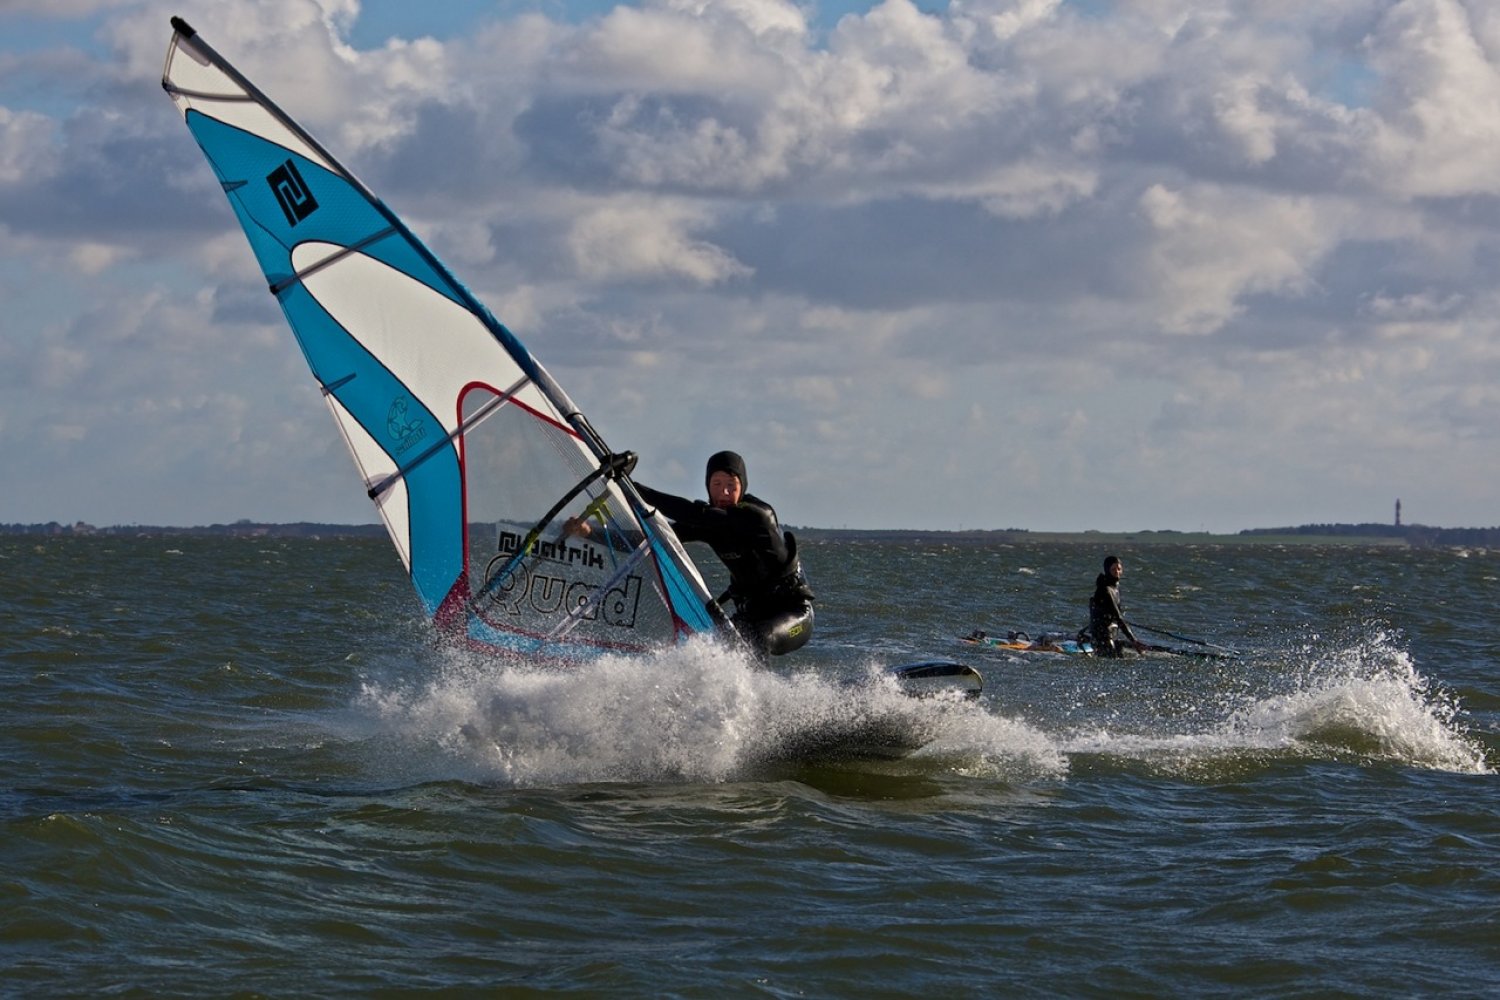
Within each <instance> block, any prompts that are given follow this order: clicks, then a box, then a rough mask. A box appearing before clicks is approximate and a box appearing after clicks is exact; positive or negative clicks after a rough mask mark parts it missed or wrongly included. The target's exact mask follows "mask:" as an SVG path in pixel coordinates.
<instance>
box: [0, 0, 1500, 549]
mask: <svg viewBox="0 0 1500 1000" xmlns="http://www.w3.org/2000/svg"><path fill="white" fill-rule="evenodd" d="M434 8H435V9H436V13H433V12H432V9H434ZM171 14H180V15H182V16H183V17H185V18H186V19H187V20H188V21H189V22H191V23H192V24H193V26H194V27H196V28H197V29H198V30H199V32H200V33H201V34H202V35H203V37H204V38H205V39H206V40H207V41H208V42H209V43H210V44H212V45H213V46H214V47H215V48H217V49H218V50H219V51H220V52H222V53H223V54H224V55H225V56H227V57H228V58H229V59H230V60H231V61H233V62H234V63H235V64H236V65H237V66H238V67H239V68H240V69H241V70H242V71H243V72H245V73H246V74H247V75H248V76H250V77H251V79H253V80H255V81H256V82H257V83H258V84H259V85H260V86H261V87H262V89H264V90H265V91H266V92H267V93H269V94H270V95H271V97H272V98H273V99H275V100H277V101H278V102H279V103H280V104H281V105H282V106H283V107H284V108H285V109H286V110H287V111H288V112H289V113H290V114H292V115H293V116H294V117H296V118H297V119H298V120H300V121H301V122H302V123H303V124H304V125H305V126H307V128H308V129H309V130H310V131H311V132H312V133H313V134H314V135H315V136H317V137H318V138H319V139H320V140H321V141H322V142H323V144H324V145H325V146H327V147H328V148H329V149H330V150H331V151H333V153H334V154H335V155H337V156H338V157H340V159H342V160H343V161H344V163H345V164H347V165H348V166H349V167H350V168H351V169H352V170H353V171H354V172H355V173H356V174H357V175H358V176H359V177H360V178H361V179H362V180H364V181H365V183H366V184H368V185H369V186H370V187H372V188H373V189H374V190H375V191H376V192H377V193H379V194H380V195H381V196H382V197H383V198H384V200H385V201H386V202H387V203H388V204H389V205H390V206H391V207H392V208H394V209H395V210H396V211H397V212H398V213H400V214H401V215H402V216H403V217H404V218H405V219H406V220H407V222H408V223H409V224H410V225H411V226H412V227H413V228H414V229H415V230H416V231H417V232H418V233H419V234H421V235H422V236H423V237H424V239H426V240H427V241H428V242H429V243H430V244H431V245H432V247H433V248H434V249H435V250H436V252H437V253H438V255H439V256H440V257H442V258H443V259H444V261H445V262H446V263H448V265H449V266H450V267H451V268H452V269H453V270H454V271H455V272H456V273H457V274H458V275H459V276H460V277H461V278H463V279H464V280H465V282H466V283H467V284H468V285H469V286H470V287H471V288H472V289H473V290H474V291H475V292H476V293H477V294H478V295H479V296H480V298H482V299H483V300H484V301H485V302H486V303H487V304H488V305H489V306H490V307H491V308H492V309H493V311H494V312H495V313H496V315H497V316H499V317H500V318H501V319H502V320H503V321H504V322H505V323H506V324H507V325H508V326H509V327H511V329H512V330H514V331H515V332H516V333H517V335H518V336H520V337H521V339H522V340H523V341H524V342H526V344H527V345H528V346H529V347H530V348H531V349H532V351H533V352H534V353H535V354H536V355H537V357H538V358H539V359H540V360H541V361H542V362H543V364H545V365H546V366H547V367H548V368H549V369H550V370H551V371H552V373H553V374H554V375H555V376H556V377H557V379H558V381H560V382H561V383H562V385H563V386H564V387H565V388H566V389H567V390H568V392H569V394H570V395H572V397H573V398H574V399H575V401H577V402H578V403H579V405H580V406H581V407H582V408H583V410H584V411H585V412H586V413H588V414H589V416H590V418H591V419H592V421H593V423H594V425H595V426H596V427H597V428H598V429H599V430H600V432H601V433H602V434H603V436H604V438H605V440H606V441H607V442H608V443H609V444H610V445H611V446H612V447H614V448H616V449H624V448H630V449H633V450H635V451H637V452H639V453H640V454H641V456H642V458H641V463H640V466H639V468H638V470H637V476H638V478H639V479H641V481H643V482H646V483H650V484H651V485H653V486H656V487H658V488H662V489H668V490H675V491H678V492H684V493H689V494H693V493H695V492H696V491H698V490H699V489H701V485H702V472H701V470H702V461H703V459H704V457H705V456H706V455H707V454H708V453H709V452H711V451H714V450H717V449H719V448H726V447H727V448H734V449H736V450H738V451H740V452H741V453H743V454H744V455H745V457H746V460H747V462H748V463H749V468H750V480H751V483H750V485H751V489H752V490H753V491H754V492H756V493H758V494H759V495H761V496H763V497H765V498H766V499H768V500H770V501H771V502H772V503H773V504H775V505H776V507H777V509H778V510H779V511H780V513H781V515H782V518H783V520H785V521H786V522H788V523H790V524H794V525H816V526H827V527H841V526H848V527H911V528H960V527H968V528H975V527H978V528H1006V527H1017V528H1029V529H1032V530H1037V531H1045V530H1057V531H1076V530H1085V529H1099V530H1105V531H1129V530H1140V529H1180V530H1209V531H1216V532H1230V531H1238V530H1240V529H1242V528H1249V527H1269V526H1278V525H1287V524H1302V523H1308V522H1321V521H1389V520H1390V519H1391V517H1392V508H1393V505H1394V503H1395V501H1396V499H1397V498H1400V500H1401V501H1402V505H1403V520H1405V521H1406V522H1408V523H1411V522H1419V523H1424V524H1431V525H1441V526H1450V527H1460V526H1490V525H1496V524H1500V468H1497V464H1500V463H1497V460H1500V419H1497V416H1500V265H1497V260H1500V3H1496V2H1494V0H1323V2H1315V3H1309V2H1307V0H949V2H941V0H924V2H921V3H914V2H912V0H887V2H884V3H879V4H856V3H849V2H838V3H835V2H826V0H822V2H814V0H648V2H642V3H635V4H615V3H608V2H602V0H593V2H584V0H578V2H571V0H531V2H513V0H484V2H481V0H452V2H444V3H441V4H412V3H407V2H405V0H257V2H256V3H253V4H252V3H239V2H235V3H231V2H225V0H176V2H170V3H160V2H156V0H4V2H3V3H0V299H3V320H0V322H3V327H0V331H3V332H0V447H3V455H4V463H5V468H6V469H7V474H6V476H5V478H4V481H5V484H6V489H5V490H4V491H3V494H0V522H31V521H47V520H54V519H55V520H60V521H74V520H85V521H89V522H91V523H95V524H131V523H143V524H146V523H150V524H207V523H212V522H220V521H232V520H236V519H239V518H252V519H256V520H272V521H294V520H316V521H335V522H370V521H374V520H375V515H374V510H373V508H372V507H371V505H370V504H369V501H368V500H366V499H365V496H364V492H363V487H362V484H361V483H360V481H359V479H358V476H357V475H356V474H355V472H354V467H353V465H352V463H351V462H350V461H349V459H348V457H347V455H346V454H345V453H344V450H343V444H342V442H341V441H340V439H339V437H338V435H337V433H336V431H335V428H334V426H333V423H332V421H331V420H330V419H329V417H328V415H327V412H326V410H325V409H324V407H323V404H322V402H321V400H320V398H319V396H318V393H317V391H316V388H315V385H314V382H313V380H312V378H311V376H310V374H308V372H307V370H306V368H305V366H304V364H303V362H302V359H301V356H300V354H299V353H298V351H297V348H296V346H295V343H294V341H293V339H292V336H291V334H290V331H289V330H288V329H287V328H286V326H285V324H284V322H283V320H282V318H281V314H280V310H279V309H278V308H277V307H276V305H275V302H274V300H273V299H272V298H271V296H270V295H269V294H268V293H267V291H266V288H265V282H264V280H263V279H262V277H261V275H260V273H259V271H258V269H257V268H256V266H255V263H254V261H253V259H252V257H251V255H250V252H249V249H248V246H247V245H246V243H245V240H244V237H243V235H242V234H241V232H240V230H239V227H238V226H237V224H236V223H235V222H234V219H233V216H232V215H231V213H230V211H229V208H228V205H227V203H226V202H225V200H224V197H223V195H222V193H221V192H219V190H218V189H217V187H216V185H215V183H214V180H213V175H212V173H211V171H210V169H209V167H208V165H207V163H206V161H205V160H204V159H203V157H202V155H201V154H200V153H199V151H198V149H197V147H196V145H195V144H194V143H193V141H192V139H191V137H190V136H189V134H188V132H187V129H186V128H185V127H184V126H183V124H182V120H181V118H180V116H179V115H178V113H177V112H176V110H175V109H174V107H173V105H172V104H171V102H170V101H169V100H168V99H167V97H166V96H165V95H164V94H163V93H162V90H161V87H160V77H161V68H162V60H163V57H164V54H165V51H166V46H167V42H168V39H169V37H170V33H171V32H170V28H169V27H168V24H167V21H168V17H169V16H170V15H171Z"/></svg>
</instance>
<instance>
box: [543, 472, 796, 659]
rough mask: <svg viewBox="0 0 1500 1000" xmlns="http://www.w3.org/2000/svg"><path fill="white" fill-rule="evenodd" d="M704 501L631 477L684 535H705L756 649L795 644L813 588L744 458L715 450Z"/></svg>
mask: <svg viewBox="0 0 1500 1000" xmlns="http://www.w3.org/2000/svg"><path fill="white" fill-rule="evenodd" d="M704 479H705V485H706V486H707V488H708V502H707V503H705V502H704V501H702V500H688V499H685V498H683V497H679V496H673V495H672V494H670V493H662V492H661V491H660V490H654V489H652V488H651V487H649V486H643V485H641V484H640V483H636V484H635V488H636V490H637V491H639V493H640V495H641V498H642V499H643V500H645V501H646V502H647V503H649V504H651V505H652V506H654V507H656V508H657V509H658V510H660V511H661V512H662V513H663V514H665V515H666V516H667V518H668V519H669V520H670V521H671V522H672V529H673V530H674V531H675V532H677V537H679V538H681V539H682V540H683V541H685V542H706V543H707V544H708V546H709V547H710V548H712V549H713V550H714V554H715V555H717V556H718V557H719V558H720V559H721V560H723V562H724V565H725V567H727V568H728V570H729V589H728V591H727V592H726V593H725V594H724V595H723V596H722V597H720V600H721V601H722V600H724V599H725V598H728V599H730V600H733V601H734V606H735V612H734V616H733V618H732V619H731V621H732V622H733V623H734V627H735V629H736V630H737V631H738V632H739V634H740V635H741V636H743V637H744V639H745V640H746V641H747V642H748V643H749V644H750V646H751V648H752V649H754V650H755V652H756V654H757V655H758V656H762V657H765V656H780V655H782V654H783V653H790V652H792V651H793V650H796V649H800V648H801V647H802V646H803V645H805V644H806V643H807V640H808V639H809V638H810V637H811V636H812V627H813V607H812V602H813V592H812V588H810V587H809V586H808V585H807V578H806V577H805V576H804V575H803V573H802V566H801V563H800V562H799V560H798V559H797V541H796V539H795V538H793V537H792V533H791V532H789V531H782V529H781V523H780V522H779V521H778V520H777V518H776V511H775V510H774V509H773V508H772V507H771V505H770V504H768V503H766V502H765V501H764V500H762V499H760V498H759V497H756V496H753V495H751V494H750V493H749V492H748V483H749V477H748V476H747V475H746V473H745V460H744V459H743V458H741V457H740V456H739V455H737V454H735V453H734V452H732V451H721V452H717V453H715V454H714V455H713V456H712V457H710V458H709V460H708V468H707V470H706V471H705V473H704ZM565 530H566V531H567V532H568V533H569V534H583V535H588V534H589V533H590V529H589V526H588V523H587V522H585V521H579V520H576V519H573V520H569V521H568V522H567V525H566V527H565Z"/></svg>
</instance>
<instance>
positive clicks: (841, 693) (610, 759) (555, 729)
mask: <svg viewBox="0 0 1500 1000" xmlns="http://www.w3.org/2000/svg"><path fill="white" fill-rule="evenodd" d="M361 702H362V704H363V705H364V706H365V707H366V708H367V709H369V710H372V711H373V712H374V713H376V714H377V716H378V717H379V718H380V719H381V720H382V721H383V723H384V724H385V725H386V726H387V727H389V728H391V729H393V730H395V731H396V733H397V734H398V735H399V736H400V737H401V738H402V739H403V741H404V742H406V743H407V744H418V745H421V744H425V745H427V746H430V747H436V748H440V749H441V751H442V752H443V753H444V754H445V755H446V756H447V757H448V758H449V759H450V760H453V761H457V762H461V766H462V769H463V770H464V771H465V774H464V775H463V776H464V777H467V778H476V779H479V780H490V781H500V782H504V783H506V784H510V785H517V786H535V785H542V784H559V783H579V782H597V781H661V780H672V781H695V782H722V781H728V780H734V779H738V778H741V777H746V776H749V775H751V774H752V773H754V772H755V771H756V770H757V769H758V768H760V767H762V766H764V765H766V764H768V763H774V762H781V763H785V762H787V761H795V760H797V759H798V756H799V754H800V752H801V750H800V748H802V747H804V746H808V745H816V744H820V743H823V742H825V741H827V740H828V739H830V738H834V737H838V736H840V735H841V734H858V733H861V732H864V731H868V730H869V729H872V728H875V729H881V730H890V729H895V730H897V731H899V732H902V733H914V734H918V735H920V736H921V737H923V738H925V739H929V740H931V742H930V743H929V744H928V745H927V746H925V747H923V748H922V749H921V750H919V751H917V752H916V754H914V755H913V756H911V757H909V758H907V760H908V761H918V762H919V761H921V760H923V759H929V760H930V759H937V760H941V761H943V762H945V763H947V764H951V763H952V762H953V758H955V757H961V758H963V759H964V763H965V765H966V766H967V767H971V768H972V767H981V768H983V769H985V770H988V771H991V772H995V771H999V772H1002V773H1005V774H1008V775H1011V776H1014V777H1031V776H1035V775H1046V774H1057V773H1060V772H1062V771H1063V770H1065V768H1066V762H1065V759H1064V758H1063V757H1062V755H1061V753H1060V752H1059V751H1058V749H1057V748H1056V746H1055V745H1054V744H1052V743H1051V741H1050V740H1048V738H1047V737H1045V736H1044V735H1042V734H1041V733H1040V732H1038V731H1037V730H1035V729H1033V728H1031V727H1029V726H1027V725H1025V724H1024V723H1020V722H1016V721H1013V720H1008V719H1003V718H999V717H996V716H995V715H993V714H990V712H988V711H986V709H985V708H984V707H982V706H981V705H980V704H978V703H974V702H965V701H962V700H959V699H957V698H956V697H954V698H949V697H932V698H913V697H910V696H909V695H906V694H903V693H902V692H901V690H900V689H899V687H898V686H897V685H896V683H895V682H894V681H893V680H892V679H891V678H890V677H889V676H888V675H886V674H883V673H882V672H881V671H880V670H879V669H878V668H877V667H874V666H870V667H868V668H866V669H864V670H863V671H862V672H856V674H855V675H854V676H852V677H851V676H842V677H835V676H829V675H828V674H826V673H821V672H820V673H813V672H800V673H784V672H780V671H778V670H775V669H764V668H760V667H757V666H755V665H753V664H751V663H750V662H748V661H747V660H746V659H744V658H743V657H742V656H740V655H738V654H737V653H735V652H733V651H731V650H728V649H726V648H724V647H722V646H721V645H718V644H715V643H712V642H708V641H700V642H691V643H687V644H685V645H682V646H679V647H674V648H671V649H668V650H664V651H663V652H661V653H660V654H658V655H656V656H653V657H648V658H645V659H636V658H630V659H626V658H615V657H604V658H602V659H600V660H597V661H595V662H591V663H587V664H582V665H579V666H575V667H568V668H541V667H528V666H524V665H514V664H503V663H497V662H496V661H494V660H490V659H485V658H478V657H470V656H452V657H449V658H447V659H445V660H444V661H443V662H442V664H441V665H440V666H439V668H438V669H436V670H435V671H433V672H430V673H429V675H428V677H427V678H426V679H425V680H422V681H419V682H416V683H412V684H397V685H388V684H380V683H376V682H371V683H368V684H367V685H366V686H365V688H364V691H363V693H362V696H361ZM915 766H920V765H915Z"/></svg>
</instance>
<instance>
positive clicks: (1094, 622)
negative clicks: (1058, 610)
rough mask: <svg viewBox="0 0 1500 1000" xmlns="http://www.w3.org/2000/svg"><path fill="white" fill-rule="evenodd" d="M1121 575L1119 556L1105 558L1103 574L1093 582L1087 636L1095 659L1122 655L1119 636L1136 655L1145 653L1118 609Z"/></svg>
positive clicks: (1122, 612) (1120, 609)
mask: <svg viewBox="0 0 1500 1000" xmlns="http://www.w3.org/2000/svg"><path fill="white" fill-rule="evenodd" d="M1124 572H1125V564H1124V563H1122V562H1120V557H1119V556H1105V557H1104V572H1102V573H1100V574H1099V575H1098V576H1097V577H1095V579H1094V593H1093V596H1091V597H1090V598H1089V637H1090V638H1091V639H1093V641H1094V655H1095V656H1110V657H1118V656H1121V655H1123V649H1122V646H1123V644H1122V643H1121V642H1120V636H1122V635H1123V636H1124V637H1125V638H1126V639H1128V640H1129V641H1130V643H1131V645H1133V646H1134V647H1135V651H1136V652H1137V653H1144V652H1145V651H1146V647H1145V644H1144V643H1142V642H1141V641H1140V640H1139V639H1137V638H1136V637H1135V633H1134V632H1132V631H1131V630H1130V624H1129V623H1128V622H1126V621H1125V612H1124V610H1123V609H1122V608H1121V607H1120V576H1121V575H1122V574H1123V573H1124Z"/></svg>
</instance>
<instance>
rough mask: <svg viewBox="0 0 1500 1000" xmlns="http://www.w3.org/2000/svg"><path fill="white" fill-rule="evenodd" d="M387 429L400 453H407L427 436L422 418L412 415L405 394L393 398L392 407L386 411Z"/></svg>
mask: <svg viewBox="0 0 1500 1000" xmlns="http://www.w3.org/2000/svg"><path fill="white" fill-rule="evenodd" d="M385 429H386V433H388V434H390V436H391V440H393V441H395V442H396V454H398V455H402V454H405V453H406V452H407V451H409V450H410V449H411V448H412V447H414V446H415V445H416V444H417V442H419V441H421V440H422V439H423V438H425V437H426V436H427V428H425V427H423V426H422V418H421V417H413V416H411V407H410V405H409V404H408V403H407V399H406V397H405V396H397V397H396V398H395V399H393V400H391V407H390V409H388V410H386V411H385Z"/></svg>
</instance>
